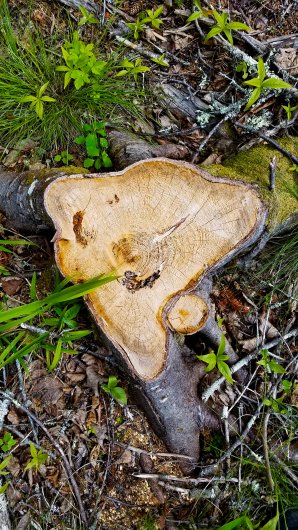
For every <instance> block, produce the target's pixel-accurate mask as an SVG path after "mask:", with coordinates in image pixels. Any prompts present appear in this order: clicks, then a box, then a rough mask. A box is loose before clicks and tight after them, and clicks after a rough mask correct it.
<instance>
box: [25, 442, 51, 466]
mask: <svg viewBox="0 0 298 530" xmlns="http://www.w3.org/2000/svg"><path fill="white" fill-rule="evenodd" d="M30 454H31V459H30V460H29V461H28V463H27V465H26V467H25V471H27V470H28V469H32V468H35V469H36V470H37V471H38V470H39V468H40V466H41V465H42V464H44V463H45V462H46V460H47V459H48V458H49V455H48V454H47V453H44V452H43V450H42V449H39V451H37V449H36V447H35V445H34V444H33V443H32V442H30Z"/></svg>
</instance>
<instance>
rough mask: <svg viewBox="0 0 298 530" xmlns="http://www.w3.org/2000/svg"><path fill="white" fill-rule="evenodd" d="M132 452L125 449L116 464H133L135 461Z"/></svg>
mask: <svg viewBox="0 0 298 530" xmlns="http://www.w3.org/2000/svg"><path fill="white" fill-rule="evenodd" d="M132 456H133V455H132V452H131V451H129V449H125V450H124V451H123V453H122V455H121V456H120V457H119V458H118V459H117V460H116V462H115V464H117V465H120V464H131V463H132V461H133V458H132Z"/></svg>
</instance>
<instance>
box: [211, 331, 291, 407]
mask: <svg viewBox="0 0 298 530" xmlns="http://www.w3.org/2000/svg"><path fill="white" fill-rule="evenodd" d="M296 335H298V328H295V329H292V331H289V333H286V335H285V336H284V337H278V338H277V339H274V340H272V341H271V342H268V343H267V344H264V346H263V348H265V349H266V350H269V349H270V348H273V347H274V346H277V345H278V344H279V343H280V342H283V341H286V340H287V339H290V338H291V337H295V336H296ZM259 352H260V349H258V350H257V351H255V352H253V353H250V354H249V355H247V356H246V357H243V358H242V359H240V361H238V362H237V363H235V364H234V365H233V366H231V373H232V374H234V373H235V372H238V370H240V368H242V367H243V366H246V365H247V364H248V363H250V361H252V360H253V359H256V357H257V356H258V354H259ZM226 381H227V380H226V378H225V377H223V376H222V377H219V379H217V380H216V381H214V383H212V385H211V386H210V387H209V388H207V389H206V390H205V392H203V394H202V400H203V401H208V399H209V398H210V397H211V396H212V395H213V394H214V392H215V391H216V390H218V389H219V388H220V386H221V385H222V384H223V383H224V382H226Z"/></svg>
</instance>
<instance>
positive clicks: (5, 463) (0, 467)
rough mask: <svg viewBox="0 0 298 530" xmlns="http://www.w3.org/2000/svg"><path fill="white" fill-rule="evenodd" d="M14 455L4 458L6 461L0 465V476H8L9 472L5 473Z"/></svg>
mask: <svg viewBox="0 0 298 530" xmlns="http://www.w3.org/2000/svg"><path fill="white" fill-rule="evenodd" d="M11 457H12V455H9V456H7V457H6V458H4V460H2V462H1V464H0V475H7V474H8V472H7V471H4V469H5V468H6V466H7V464H8V462H9V461H10V459H11Z"/></svg>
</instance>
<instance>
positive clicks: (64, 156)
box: [54, 151, 74, 166]
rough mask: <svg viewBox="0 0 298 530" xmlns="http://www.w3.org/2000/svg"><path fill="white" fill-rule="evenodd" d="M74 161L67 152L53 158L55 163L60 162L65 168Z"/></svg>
mask: <svg viewBox="0 0 298 530" xmlns="http://www.w3.org/2000/svg"><path fill="white" fill-rule="evenodd" d="M73 159H74V157H73V155H71V154H70V153H69V152H68V151H61V153H60V154H59V155H56V156H54V160H55V162H62V163H63V164H64V165H65V166H68V164H69V162H71V161H72V160H73Z"/></svg>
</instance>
